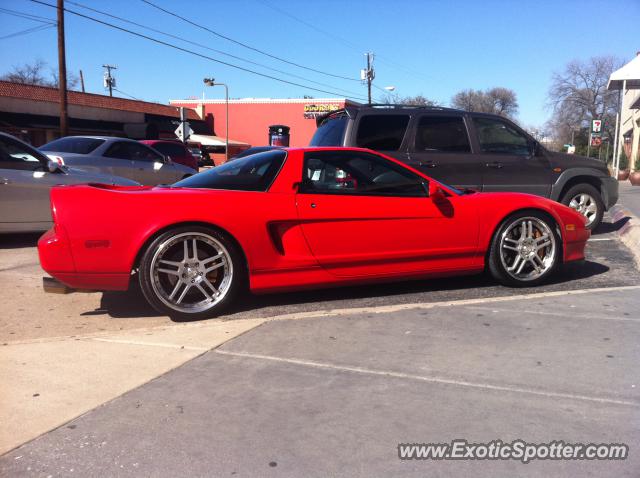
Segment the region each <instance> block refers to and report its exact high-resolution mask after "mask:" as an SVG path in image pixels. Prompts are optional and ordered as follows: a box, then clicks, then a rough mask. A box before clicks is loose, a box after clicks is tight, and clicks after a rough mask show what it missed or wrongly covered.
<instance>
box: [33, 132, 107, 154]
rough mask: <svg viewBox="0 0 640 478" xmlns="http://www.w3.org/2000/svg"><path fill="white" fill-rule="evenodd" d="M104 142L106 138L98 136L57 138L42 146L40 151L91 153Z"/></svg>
mask: <svg viewBox="0 0 640 478" xmlns="http://www.w3.org/2000/svg"><path fill="white" fill-rule="evenodd" d="M102 143H104V139H98V138H75V137H73V136H68V137H66V138H60V139H56V140H54V141H51V142H50V143H47V144H45V145H44V146H40V148H39V149H40V151H54V152H59V153H75V154H89V153H91V152H92V151H93V150H94V149H96V148H97V147H98V146H100V145H101V144H102Z"/></svg>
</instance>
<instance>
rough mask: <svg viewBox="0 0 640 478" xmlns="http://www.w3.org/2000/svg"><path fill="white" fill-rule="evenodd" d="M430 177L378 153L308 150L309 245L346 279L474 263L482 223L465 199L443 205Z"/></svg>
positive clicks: (300, 199)
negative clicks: (433, 191)
mask: <svg viewBox="0 0 640 478" xmlns="http://www.w3.org/2000/svg"><path fill="white" fill-rule="evenodd" d="M426 191H427V189H425V180H424V179H423V178H421V177H419V176H417V175H415V174H414V173H412V172H410V171H408V170H406V169H405V168H403V167H401V166H399V165H396V164H394V163H392V162H390V161H388V160H386V159H384V158H382V157H380V156H377V155H372V154H369V153H363V152H357V151H320V152H317V151H316V152H307V153H305V158H304V170H303V181H302V183H301V185H300V189H299V192H298V194H297V195H296V204H297V208H298V215H299V217H300V220H301V223H302V230H303V233H304V235H305V238H306V240H307V242H308V244H309V247H310V249H311V251H312V253H313V255H314V256H315V257H316V259H317V260H318V262H319V263H320V265H321V266H323V267H324V268H326V269H327V270H328V271H330V272H331V273H333V274H335V275H337V276H340V277H360V276H386V275H398V274H410V273H417V272H423V271H437V270H445V269H448V268H456V267H461V266H464V265H468V264H470V263H471V261H472V260H473V256H474V254H475V252H476V248H477V231H478V224H477V219H475V218H476V215H475V213H474V212H473V211H471V210H470V208H469V207H465V205H462V204H461V203H459V202H458V200H459V199H461V198H462V196H454V197H451V198H447V203H446V204H438V203H436V201H434V200H432V198H429V197H428V194H427V192H426Z"/></svg>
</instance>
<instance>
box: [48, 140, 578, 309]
mask: <svg viewBox="0 0 640 478" xmlns="http://www.w3.org/2000/svg"><path fill="white" fill-rule="evenodd" d="M51 203H52V211H53V218H54V223H55V226H54V227H53V229H51V230H50V231H48V232H47V233H46V234H45V235H44V236H43V237H42V238H41V239H40V242H39V244H38V247H39V252H40V261H41V263H42V267H43V268H44V270H45V271H47V272H48V273H49V274H50V275H51V276H53V277H54V279H51V278H47V279H46V280H45V281H46V282H45V285H46V287H45V288H47V289H52V288H53V289H55V288H56V286H57V287H58V288H60V287H63V288H65V289H66V290H69V289H89V290H126V289H127V288H128V287H129V284H130V281H131V280H132V278H134V280H138V281H139V283H140V287H141V289H142V292H143V293H144V296H145V297H146V299H147V300H148V301H149V303H150V304H151V305H152V306H153V307H155V308H156V309H157V310H158V311H160V312H162V313H166V314H168V315H171V316H181V317H182V318H185V317H191V318H201V317H209V316H212V315H215V314H216V313H219V311H220V310H221V309H222V308H223V307H225V306H228V305H229V304H231V303H232V302H233V301H234V300H235V299H236V297H237V296H238V293H240V292H241V291H243V290H245V289H247V288H248V289H249V290H251V291H252V292H256V293H262V292H274V291H285V290H295V289H305V288H319V287H327V286H337V285H342V284H363V283H369V282H375V281H394V280H406V279H422V278H429V277H442V276H451V275H462V274H474V273H479V272H482V271H483V270H485V269H488V270H489V271H490V273H491V274H492V275H493V276H494V277H495V278H496V279H497V280H498V281H500V282H501V283H503V284H506V285H510V286H529V285H535V284H539V283H540V282H542V281H544V280H545V279H547V278H548V277H549V276H551V275H552V274H553V272H554V271H555V270H556V269H557V268H558V267H559V266H560V264H561V263H562V262H570V261H576V260H580V259H583V258H584V247H585V244H586V241H587V239H588V238H589V235H590V232H589V231H588V230H587V229H585V220H584V217H583V216H582V215H580V214H579V213H577V212H576V211H574V210H573V209H570V208H568V207H566V206H563V205H562V204H559V203H556V202H554V201H550V200H547V199H544V198H541V197H537V196H530V195H526V194H518V193H474V192H473V191H457V190H455V189H452V188H450V187H447V186H445V185H442V184H440V183H438V182H436V181H434V180H432V179H430V178H429V177H427V176H425V175H423V174H421V173H420V172H418V171H416V170H414V169H412V168H409V167H407V166H406V165H404V164H402V163H400V162H398V161H396V160H394V159H392V158H389V157H386V156H384V155H381V154H378V153H374V152H372V151H369V150H365V149H354V148H302V149H284V150H281V149H277V150H272V151H267V152H263V153H258V154H254V155H251V156H247V157H245V158H242V159H238V160H236V161H233V162H230V163H227V164H224V165H222V166H218V167H217V168H213V169H211V170H209V171H206V172H203V173H200V174H197V175H195V176H192V177H190V178H187V179H184V180H182V181H179V182H177V183H175V184H173V185H172V186H158V187H144V186H140V187H136V186H132V187H117V186H107V185H100V184H95V185H84V186H64V187H57V188H54V189H53V190H52V192H51Z"/></svg>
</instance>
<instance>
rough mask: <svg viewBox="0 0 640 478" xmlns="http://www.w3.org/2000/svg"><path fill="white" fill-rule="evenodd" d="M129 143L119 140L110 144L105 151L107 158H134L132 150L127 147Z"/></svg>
mask: <svg viewBox="0 0 640 478" xmlns="http://www.w3.org/2000/svg"><path fill="white" fill-rule="evenodd" d="M127 145H128V143H127V142H126V141H117V142H115V143H113V144H112V145H111V146H109V149H108V150H107V151H106V152H105V153H104V155H105V157H107V158H116V159H133V158H132V157H131V151H129V149H128V148H127Z"/></svg>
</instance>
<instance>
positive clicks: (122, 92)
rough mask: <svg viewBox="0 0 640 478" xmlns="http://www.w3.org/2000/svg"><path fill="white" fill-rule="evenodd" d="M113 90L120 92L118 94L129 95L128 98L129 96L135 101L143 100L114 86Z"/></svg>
mask: <svg viewBox="0 0 640 478" xmlns="http://www.w3.org/2000/svg"><path fill="white" fill-rule="evenodd" d="M113 90H114V91H117V92H118V93H120V94H123V95H124V96H128V97H129V98H131V99H132V100H136V101H144V100H141V99H140V98H136V97H135V96H132V95H130V94H129V93H125V92H124V91H122V90H119V89H118V88H114V89H113Z"/></svg>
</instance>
